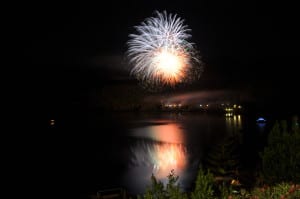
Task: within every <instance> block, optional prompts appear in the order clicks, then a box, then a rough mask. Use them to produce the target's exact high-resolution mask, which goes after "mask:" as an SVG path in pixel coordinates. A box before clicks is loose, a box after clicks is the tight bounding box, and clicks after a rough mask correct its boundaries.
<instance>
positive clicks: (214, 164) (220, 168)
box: [204, 135, 240, 178]
mask: <svg viewBox="0 0 300 199" xmlns="http://www.w3.org/2000/svg"><path fill="white" fill-rule="evenodd" d="M239 144H240V137H239V136H236V135H229V136H227V137H225V138H224V139H223V141H222V142H220V143H218V144H216V145H214V146H212V147H211V149H210V150H209V152H208V154H207V156H206V157H205V159H204V165H205V167H206V168H208V169H209V170H210V171H211V172H212V173H213V174H214V175H215V176H219V177H234V178H235V177H237V170H238V169H239V152H238V147H239Z"/></svg>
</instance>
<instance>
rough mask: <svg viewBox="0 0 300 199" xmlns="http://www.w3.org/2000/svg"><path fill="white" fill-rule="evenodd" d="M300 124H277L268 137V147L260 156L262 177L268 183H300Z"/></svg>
mask: <svg viewBox="0 0 300 199" xmlns="http://www.w3.org/2000/svg"><path fill="white" fill-rule="evenodd" d="M298 126H299V124H298V123H297V120H296V121H292V125H291V128H290V129H289V128H288V125H287V122H286V121H281V123H279V122H276V123H275V125H274V126H273V128H272V130H271V131H270V133H269V136H268V145H267V146H266V147H265V148H264V151H263V152H262V153H261V154H260V155H261V158H262V176H263V179H264V181H265V182H267V183H280V182H282V181H286V182H290V181H292V182H296V183H299V182H300V132H299V127H298Z"/></svg>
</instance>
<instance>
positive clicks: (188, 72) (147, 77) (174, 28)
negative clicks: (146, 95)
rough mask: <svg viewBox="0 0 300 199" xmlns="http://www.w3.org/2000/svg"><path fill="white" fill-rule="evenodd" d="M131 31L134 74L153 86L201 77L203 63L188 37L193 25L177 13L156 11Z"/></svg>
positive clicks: (129, 47) (130, 40)
mask: <svg viewBox="0 0 300 199" xmlns="http://www.w3.org/2000/svg"><path fill="white" fill-rule="evenodd" d="M135 29H136V31H137V33H136V34H130V35H129V37H130V39H129V41H128V43H127V44H128V51H127V55H128V57H129V60H130V63H131V64H132V68H131V74H133V75H134V76H135V77H136V78H137V79H138V80H140V81H142V82H145V83H146V84H147V85H152V86H174V85H176V84H178V83H184V82H191V80H193V79H195V77H196V78H198V77H200V74H201V72H202V66H201V62H200V59H199V56H198V54H197V51H196V50H195V48H194V45H193V44H192V43H190V42H189V41H188V39H189V38H190V37H191V35H190V34H189V33H188V32H190V29H188V28H187V25H184V20H183V19H181V18H180V17H177V15H176V14H174V15H173V14H167V12H166V11H164V12H163V13H160V12H158V11H156V12H155V16H154V17H150V18H147V19H146V20H145V21H143V22H142V23H141V25H139V26H135Z"/></svg>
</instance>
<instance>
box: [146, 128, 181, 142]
mask: <svg viewBox="0 0 300 199" xmlns="http://www.w3.org/2000/svg"><path fill="white" fill-rule="evenodd" d="M151 137H152V138H154V139H155V140H158V141H161V142H167V143H183V142H184V140H183V134H182V130H181V129H180V127H179V126H178V125H177V124H175V123H174V124H172V123H171V124H166V125H157V126H152V127H151Z"/></svg>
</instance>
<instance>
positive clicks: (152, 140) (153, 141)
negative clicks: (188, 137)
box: [130, 123, 188, 179]
mask: <svg viewBox="0 0 300 199" xmlns="http://www.w3.org/2000/svg"><path fill="white" fill-rule="evenodd" d="M132 135H133V136H134V137H137V138H142V139H138V140H137V142H136V143H135V144H134V145H133V146H132V147H131V149H130V151H131V153H132V158H131V163H132V166H133V167H140V166H147V167H151V170H152V171H151V172H152V173H153V174H154V175H155V176H156V177H157V178H158V179H164V178H166V177H167V176H168V174H169V173H170V171H171V170H174V171H175V173H176V174H177V175H180V174H182V173H183V172H184V170H185V168H186V165H187V156H188V155H187V150H186V147H185V145H184V138H183V132H182V129H181V128H180V126H179V125H178V124H176V123H168V124H163V125H152V126H148V127H144V128H136V129H134V130H133V131H132Z"/></svg>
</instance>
